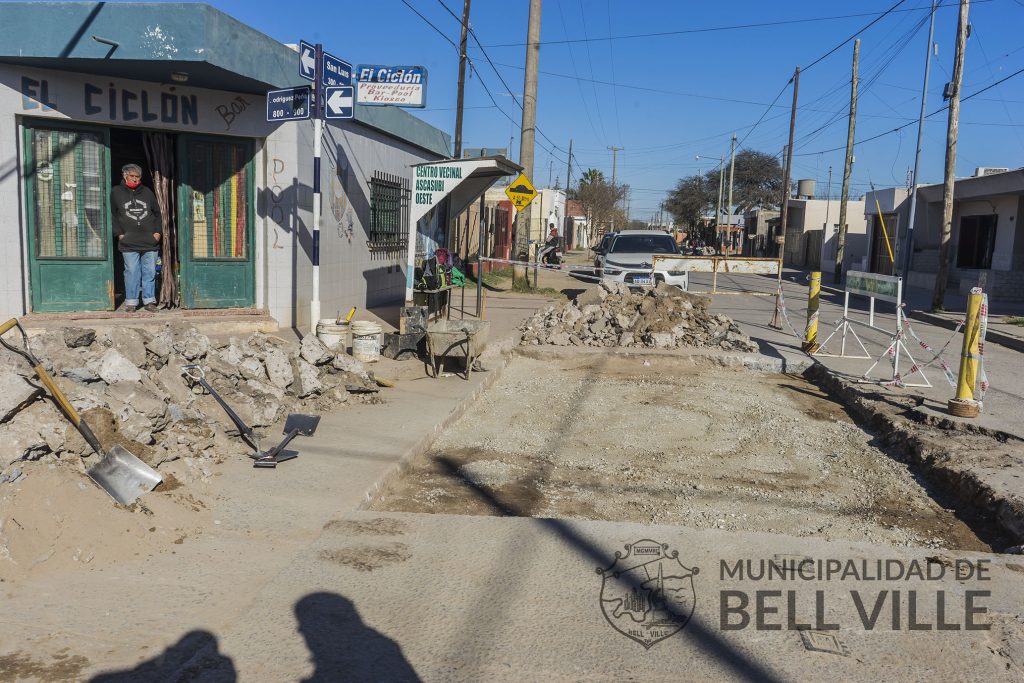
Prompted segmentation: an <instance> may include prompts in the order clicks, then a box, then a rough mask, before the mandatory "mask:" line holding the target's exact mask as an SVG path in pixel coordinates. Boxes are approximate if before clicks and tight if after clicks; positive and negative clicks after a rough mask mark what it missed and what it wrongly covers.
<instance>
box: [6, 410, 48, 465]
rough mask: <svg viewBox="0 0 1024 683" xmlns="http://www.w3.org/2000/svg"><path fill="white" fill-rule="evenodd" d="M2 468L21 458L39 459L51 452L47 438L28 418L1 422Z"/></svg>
mask: <svg viewBox="0 0 1024 683" xmlns="http://www.w3.org/2000/svg"><path fill="white" fill-rule="evenodd" d="M0 443H2V444H3V445H4V447H3V448H0V469H3V468H5V467H7V466H8V465H10V464H12V463H15V462H17V461H19V460H38V459H39V458H41V457H43V456H44V455H46V454H47V453H49V452H50V445H49V444H48V443H46V438H45V437H43V436H42V435H40V434H39V430H38V429H36V426H35V425H34V424H32V423H31V422H30V421H28V420H11V421H10V422H7V423H5V424H0Z"/></svg>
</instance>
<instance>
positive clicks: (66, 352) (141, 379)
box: [0, 325, 374, 481]
mask: <svg viewBox="0 0 1024 683" xmlns="http://www.w3.org/2000/svg"><path fill="white" fill-rule="evenodd" d="M29 345H30V348H31V350H32V352H33V353H34V354H35V355H36V357H37V358H39V359H40V361H41V362H42V363H43V366H44V367H45V368H46V370H47V371H48V372H50V374H51V375H52V376H53V377H54V378H55V381H56V382H57V384H58V386H59V387H60V388H61V390H62V391H63V392H64V394H65V395H66V396H67V398H68V400H69V401H70V402H71V403H72V405H74V406H75V408H76V410H78V411H79V413H80V414H82V415H83V417H85V419H86V421H87V422H88V423H89V424H90V426H91V427H92V428H93V431H94V432H96V434H97V436H98V437H99V439H100V441H101V442H102V443H103V444H104V446H106V447H108V448H109V447H110V446H111V445H112V444H113V443H121V444H122V445H124V446H125V447H127V448H128V449H129V450H130V451H132V452H133V453H135V454H136V455H138V456H139V458H141V459H142V460H144V461H145V462H147V463H148V464H149V465H151V466H153V467H159V466H160V465H162V464H164V463H167V462H172V461H175V460H178V459H179V458H187V457H192V458H197V457H207V458H211V457H226V456H231V455H234V454H242V453H248V452H249V451H248V450H247V447H246V446H245V444H244V442H242V441H241V439H239V438H237V436H236V434H237V432H236V431H235V430H234V427H233V426H229V425H230V422H229V421H228V418H227V417H226V415H224V412H223V410H222V409H221V408H220V406H219V405H217V403H216V402H215V401H214V399H213V397H212V396H210V395H209V394H208V393H207V392H206V391H205V390H204V389H203V388H202V387H201V386H200V385H199V384H198V383H196V382H193V381H191V380H190V379H189V378H188V377H186V376H185V375H184V372H183V370H182V366H183V365H186V364H192V363H194V364H197V365H199V366H200V367H201V368H202V369H203V371H204V372H205V376H206V380H207V381H208V382H209V383H210V384H211V385H212V386H213V388H214V389H215V390H216V391H217V393H219V394H220V395H221V396H222V397H223V398H224V400H225V401H227V403H228V405H230V406H231V407H232V408H233V409H234V410H235V412H237V413H238V415H239V416H240V417H241V418H242V419H243V420H244V421H245V422H246V423H247V424H248V425H249V426H250V427H253V428H258V427H267V426H270V425H273V424H275V423H276V422H277V421H278V420H280V419H282V418H283V417H284V416H285V415H286V414H287V413H289V412H313V413H316V412H324V411H326V410H329V409H331V408H333V407H335V406H337V405H338V404H341V403H346V402H349V401H360V400H361V401H367V400H374V399H372V398H370V399H367V398H359V397H357V396H355V395H350V393H349V392H348V391H347V390H346V387H347V386H356V387H371V386H374V384H373V381H372V376H371V375H370V374H369V373H368V372H367V371H366V369H365V368H364V367H363V364H362V363H360V362H359V361H357V360H356V359H354V358H352V357H351V356H349V355H348V354H345V353H338V354H336V353H334V352H331V351H330V350H328V349H327V347H325V346H324V345H323V344H322V343H321V342H320V340H319V339H317V338H316V336H314V335H307V336H306V337H305V338H304V339H302V341H301V343H294V342H288V341H285V340H283V339H279V338H277V337H272V336H268V335H264V334H261V333H255V334H252V335H251V336H249V337H247V338H245V339H240V338H237V337H231V338H230V339H229V340H228V341H226V342H215V341H213V340H211V339H210V338H209V337H207V336H206V335H204V334H202V333H200V332H199V331H198V330H197V329H195V328H194V327H189V326H185V325H168V326H167V327H166V328H165V329H164V330H162V331H160V332H157V333H155V334H154V333H152V332H149V331H146V330H142V329H135V328H121V329H117V330H114V331H111V332H110V333H107V334H103V335H100V336H97V334H96V332H95V331H93V330H89V329H82V328H70V327H69V328H63V329H60V330H55V331H51V332H46V333H44V334H42V335H39V336H36V337H32V338H31V339H30V340H29ZM41 386H42V385H41V383H40V382H39V381H38V379H37V378H36V377H35V374H34V372H33V371H32V368H30V367H28V364H27V363H26V362H25V361H24V359H22V358H21V357H20V356H17V355H16V354H13V353H10V352H9V351H7V350H6V349H2V348H0V443H2V444H3V445H4V446H3V448H2V449H0V481H10V480H12V476H21V468H20V467H16V466H14V464H15V463H17V462H18V461H21V460H38V459H40V458H43V457H53V456H56V457H60V456H63V455H64V454H72V455H82V456H89V455H91V454H92V452H91V449H89V447H88V446H87V445H86V443H85V440H84V439H83V438H82V437H81V435H80V434H78V432H77V431H76V430H75V428H74V427H73V426H72V425H71V424H70V423H69V422H68V420H67V419H66V418H65V417H64V416H63V415H61V414H60V413H59V412H58V409H57V408H56V406H55V405H54V403H53V402H52V401H51V400H48V398H47V399H44V397H46V396H47V394H46V393H45V392H44V391H43V390H42V388H41ZM5 469H6V471H5Z"/></svg>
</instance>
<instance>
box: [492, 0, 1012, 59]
mask: <svg viewBox="0 0 1024 683" xmlns="http://www.w3.org/2000/svg"><path fill="white" fill-rule="evenodd" d="M994 1H995V0H974V4H975V5H979V4H983V3H986V2H994ZM903 2H905V0H902V1H901V2H900V3H897V6H898V5H900V4H902V3H903ZM928 9H930V7H908V8H906V9H902V10H897V9H895V8H892V9H889V10H887V11H886V12H885V14H889V13H892V12H920V11H924V10H928ZM875 14H876V12H860V13H857V14H842V15H835V16H830V17H811V18H806V19H781V20H778V21H761V22H753V23H749V24H734V25H729V26H708V27H704V28H689V29H679V30H676V31H657V32H654V33H630V34H626V35H621V36H604V37H600V38H591V37H589V36H585V37H583V38H566V39H565V40H545V41H541V43H540V44H541V45H565V44H571V43H591V42H600V41H605V40H634V39H639V38H660V37H667V36H680V35H689V34H694V33H714V32H717V31H737V30H743V29H751V28H771V27H773V26H786V25H791V24H807V23H816V22H821V21H836V20H840V19H856V18H859V17H870V16H875ZM879 18H881V17H879ZM872 23H874V22H872ZM869 26H870V24H869ZM865 28H867V27H865ZM861 30H862V31H863V30H864V29H861ZM855 37H856V34H854V36H853V37H851V38H849V39H847V40H845V41H844V42H843V43H841V44H840V45H838V46H837V47H836V48H834V49H835V50H837V49H839V48H840V47H842V46H843V45H845V44H846V43H848V42H850V40H852V38H855ZM525 45H526V43H494V44H492V45H487V47H524V46H525Z"/></svg>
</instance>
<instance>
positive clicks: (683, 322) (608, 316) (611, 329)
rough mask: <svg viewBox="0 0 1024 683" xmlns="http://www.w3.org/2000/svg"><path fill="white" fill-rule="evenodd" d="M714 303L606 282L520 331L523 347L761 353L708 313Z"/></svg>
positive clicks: (724, 319) (725, 320) (667, 288)
mask: <svg viewBox="0 0 1024 683" xmlns="http://www.w3.org/2000/svg"><path fill="white" fill-rule="evenodd" d="M710 303H711V301H710V300H709V299H707V298H706V297H701V296H694V295H692V294H687V293H686V292H683V291H682V290H680V289H678V288H677V287H673V286H671V285H666V284H664V283H662V284H659V285H658V286H657V287H655V288H653V289H650V290H646V291H638V292H631V291H630V289H629V287H627V286H626V285H625V284H624V283H621V282H613V281H609V280H602V281H601V284H600V286H599V287H596V288H594V289H590V290H587V291H586V292H584V293H583V294H581V295H580V296H579V297H578V298H577V299H576V300H575V301H571V302H569V303H567V304H565V305H564V306H561V307H560V308H556V307H554V306H550V307H548V308H547V309H546V310H544V311H541V312H540V313H538V314H537V315H535V316H533V317H532V318H529V319H528V320H527V321H526V322H524V323H523V324H522V325H521V326H520V328H519V329H520V331H521V332H522V340H521V343H522V344H553V345H555V346H626V347H629V346H635V347H647V348H659V349H675V348H680V347H700V348H721V349H726V350H729V351H744V352H756V351H757V350H758V346H757V344H755V343H754V342H753V341H751V340H750V337H748V336H747V335H745V334H744V333H743V332H742V331H741V330H740V328H739V327H738V326H737V325H736V324H735V323H734V322H733V321H732V320H731V319H729V317H728V316H725V315H712V314H710V313H709V312H708V306H709V305H710Z"/></svg>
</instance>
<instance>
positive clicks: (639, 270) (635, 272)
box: [601, 230, 687, 289]
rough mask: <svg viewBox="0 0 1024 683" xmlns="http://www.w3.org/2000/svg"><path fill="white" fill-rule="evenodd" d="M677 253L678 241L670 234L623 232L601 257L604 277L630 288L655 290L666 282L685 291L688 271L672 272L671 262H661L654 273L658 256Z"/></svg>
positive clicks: (654, 231)
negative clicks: (655, 287) (655, 258)
mask: <svg viewBox="0 0 1024 683" xmlns="http://www.w3.org/2000/svg"><path fill="white" fill-rule="evenodd" d="M678 253H679V248H678V247H677V246H676V241H675V240H674V239H672V236H671V235H669V234H668V233H665V232H661V231H660V230H623V231H622V232H620V233H619V234H617V235H616V236H615V239H614V240H612V243H611V245H610V246H609V247H608V250H607V251H606V252H605V253H604V254H603V255H602V256H601V275H602V277H604V278H605V279H608V280H617V281H619V282H625V283H626V284H627V285H629V286H630V287H653V286H654V285H656V284H658V283H659V282H664V283H666V284H670V285H675V286H677V287H679V288H681V289H686V284H687V276H686V271H683V270H672V269H671V268H672V261H661V262H659V266H658V270H654V256H655V255H658V254H678Z"/></svg>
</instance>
